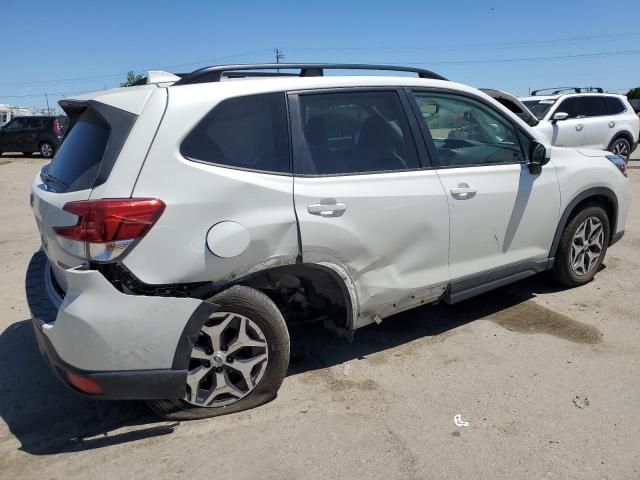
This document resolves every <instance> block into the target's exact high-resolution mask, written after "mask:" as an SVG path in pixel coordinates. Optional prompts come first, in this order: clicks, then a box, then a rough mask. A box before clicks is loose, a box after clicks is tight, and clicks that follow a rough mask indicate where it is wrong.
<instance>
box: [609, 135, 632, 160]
mask: <svg viewBox="0 0 640 480" xmlns="http://www.w3.org/2000/svg"><path fill="white" fill-rule="evenodd" d="M611 153H613V154H614V155H619V156H620V157H623V158H624V159H627V158H628V157H629V153H630V152H629V144H628V143H627V142H626V141H625V140H622V139H621V140H618V141H617V142H616V143H614V144H613V146H612V147H611Z"/></svg>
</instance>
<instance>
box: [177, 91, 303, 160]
mask: <svg viewBox="0 0 640 480" xmlns="http://www.w3.org/2000/svg"><path fill="white" fill-rule="evenodd" d="M180 152H181V153H182V155H183V156H184V157H186V158H189V159H191V160H197V161H200V162H206V163H212V164H216V165H223V166H227V167H234V168H246V169H250V170H260V171H266V172H277V173H289V172H290V167H289V163H290V162H289V128H288V122H287V112H286V106H285V97H284V93H268V94H261V95H250V96H246V97H238V98H232V99H229V100H225V101H223V102H222V103H221V104H220V105H218V106H217V107H215V108H214V109H213V110H212V111H211V112H209V113H208V114H207V115H206V116H205V117H204V118H203V119H202V121H201V122H200V123H199V124H198V125H197V126H196V127H195V128H194V129H193V130H192V131H191V133H189V135H187V138H185V140H184V141H183V142H182V145H181V146H180Z"/></svg>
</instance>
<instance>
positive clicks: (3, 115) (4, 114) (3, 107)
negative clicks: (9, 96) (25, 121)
mask: <svg viewBox="0 0 640 480" xmlns="http://www.w3.org/2000/svg"><path fill="white" fill-rule="evenodd" d="M28 115H31V111H30V110H29V109H28V108H26V107H15V106H11V105H8V104H6V103H0V127H3V126H4V125H6V124H7V123H9V122H10V121H11V119H12V118H13V117H24V116H28Z"/></svg>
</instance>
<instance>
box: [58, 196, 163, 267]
mask: <svg viewBox="0 0 640 480" xmlns="http://www.w3.org/2000/svg"><path fill="white" fill-rule="evenodd" d="M164 208H165V204H164V202H163V201H162V200H158V199H157V198H123V199H104V200H85V201H80V202H70V203H67V204H66V205H65V206H64V210H66V211H67V212H69V213H73V214H74V215H77V216H78V223H77V224H76V225H73V226H70V227H54V231H55V232H56V234H58V235H60V236H61V237H64V238H66V239H68V240H71V241H73V242H82V243H84V246H85V248H84V251H85V254H86V256H87V258H88V259H89V260H95V261H100V262H107V261H110V260H113V259H115V258H117V257H118V256H119V255H121V254H122V252H124V251H125V250H126V249H127V247H128V246H129V245H131V244H132V243H133V242H134V241H135V240H138V239H140V238H142V237H144V236H145V235H146V234H147V232H148V231H149V230H150V229H151V227H152V226H153V225H154V224H155V223H156V222H157V221H158V218H160V215H162V212H164Z"/></svg>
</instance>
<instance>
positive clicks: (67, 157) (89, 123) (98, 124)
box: [47, 109, 109, 191]
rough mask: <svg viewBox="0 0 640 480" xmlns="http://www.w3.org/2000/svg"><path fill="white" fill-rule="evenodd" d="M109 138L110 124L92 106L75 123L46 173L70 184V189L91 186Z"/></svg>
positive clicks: (68, 185)
mask: <svg viewBox="0 0 640 480" xmlns="http://www.w3.org/2000/svg"><path fill="white" fill-rule="evenodd" d="M108 140H109V125H108V124H107V123H105V121H104V120H102V118H100V117H99V116H98V115H97V114H96V113H94V112H93V111H92V110H91V109H87V110H85V111H84V112H83V113H82V115H81V116H80V118H79V119H78V121H77V122H76V123H75V124H74V125H73V127H72V128H71V130H70V131H69V133H68V134H67V136H66V137H65V140H64V142H63V143H62V145H61V146H60V150H58V152H57V153H56V156H55V157H54V159H53V161H52V162H51V165H50V166H49V169H48V170H47V173H48V174H49V175H51V176H52V177H55V178H56V179H57V180H59V181H61V182H63V183H64V184H65V185H66V186H67V191H73V190H84V189H87V188H92V187H93V186H94V184H95V182H96V179H97V177H98V173H99V171H100V165H101V161H102V156H103V155H104V152H105V148H106V146H107V141H108Z"/></svg>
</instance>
